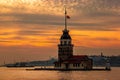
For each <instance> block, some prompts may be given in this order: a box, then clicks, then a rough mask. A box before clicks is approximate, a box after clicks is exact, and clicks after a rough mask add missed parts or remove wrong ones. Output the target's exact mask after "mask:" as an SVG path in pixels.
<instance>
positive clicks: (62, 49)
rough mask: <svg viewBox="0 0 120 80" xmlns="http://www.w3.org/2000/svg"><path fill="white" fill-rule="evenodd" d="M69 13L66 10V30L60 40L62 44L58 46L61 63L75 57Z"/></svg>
mask: <svg viewBox="0 0 120 80" xmlns="http://www.w3.org/2000/svg"><path fill="white" fill-rule="evenodd" d="M68 18H69V16H67V11H66V8H65V28H64V30H63V34H62V36H61V38H60V44H58V60H59V61H60V62H62V61H64V60H67V59H68V58H70V57H72V56H73V44H72V39H71V36H70V35H69V30H68V29H67V19H68Z"/></svg>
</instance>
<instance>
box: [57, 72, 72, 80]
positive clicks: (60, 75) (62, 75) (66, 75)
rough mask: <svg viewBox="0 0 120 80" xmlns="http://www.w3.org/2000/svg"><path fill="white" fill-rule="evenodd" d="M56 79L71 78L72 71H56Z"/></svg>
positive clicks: (66, 79) (64, 79)
mask: <svg viewBox="0 0 120 80" xmlns="http://www.w3.org/2000/svg"><path fill="white" fill-rule="evenodd" d="M58 80H72V72H71V71H60V72H58Z"/></svg>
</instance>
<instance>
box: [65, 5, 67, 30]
mask: <svg viewBox="0 0 120 80" xmlns="http://www.w3.org/2000/svg"><path fill="white" fill-rule="evenodd" d="M66 16H67V11H66V6H65V30H67V17H66Z"/></svg>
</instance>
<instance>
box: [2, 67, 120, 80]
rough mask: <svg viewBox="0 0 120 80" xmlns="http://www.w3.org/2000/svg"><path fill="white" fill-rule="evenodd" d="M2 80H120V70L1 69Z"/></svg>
mask: <svg viewBox="0 0 120 80" xmlns="http://www.w3.org/2000/svg"><path fill="white" fill-rule="evenodd" d="M0 80H120V68H112V71H26V70H25V68H0Z"/></svg>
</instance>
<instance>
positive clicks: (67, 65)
mask: <svg viewBox="0 0 120 80" xmlns="http://www.w3.org/2000/svg"><path fill="white" fill-rule="evenodd" d="M67 18H68V17H67V11H66V9H65V29H64V30H63V34H62V36H61V38H60V44H58V61H57V62H55V63H54V64H55V68H56V69H92V67H93V61H92V59H90V58H89V57H88V56H87V55H73V46H74V45H73V44H72V38H71V36H70V35H69V30H68V29H67Z"/></svg>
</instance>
